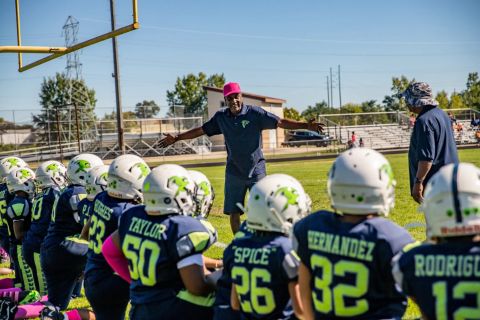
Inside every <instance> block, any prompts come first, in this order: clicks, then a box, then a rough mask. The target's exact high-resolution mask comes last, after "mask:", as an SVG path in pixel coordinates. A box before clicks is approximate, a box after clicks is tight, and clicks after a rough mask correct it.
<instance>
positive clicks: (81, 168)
mask: <svg viewBox="0 0 480 320" xmlns="http://www.w3.org/2000/svg"><path fill="white" fill-rule="evenodd" d="M77 165H78V169H77V171H75V173H79V172H85V173H87V169H90V168H91V165H90V162H88V161H87V160H78V161H77Z"/></svg>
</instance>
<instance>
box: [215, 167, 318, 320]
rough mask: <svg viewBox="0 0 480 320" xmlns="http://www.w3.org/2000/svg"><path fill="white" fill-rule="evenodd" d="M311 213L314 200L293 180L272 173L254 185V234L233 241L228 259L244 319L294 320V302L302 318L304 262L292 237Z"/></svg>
mask: <svg viewBox="0 0 480 320" xmlns="http://www.w3.org/2000/svg"><path fill="white" fill-rule="evenodd" d="M309 211H310V205H309V197H307V195H306V193H305V191H304V190H303V187H302V185H301V184H300V183H299V182H298V181H297V180H296V179H295V178H293V177H290V176H288V175H285V174H273V175H269V176H266V177H265V178H263V179H262V180H260V181H259V182H257V183H256V184H255V185H254V186H253V188H252V190H251V192H250V196H249V199H248V202H247V207H246V213H247V225H248V227H249V228H250V229H252V230H253V233H252V235H251V236H249V237H241V238H237V239H234V240H233V242H232V243H231V244H230V245H229V246H228V247H227V249H226V250H225V253H224V256H223V259H224V264H225V271H226V272H229V273H230V275H231V279H232V281H233V286H232V290H231V306H232V308H233V309H234V310H240V311H241V313H242V315H243V316H244V317H245V318H247V319H290V318H291V317H292V316H293V315H292V314H291V312H290V314H288V313H286V309H288V307H289V304H291V306H293V310H294V312H295V315H296V316H298V317H302V315H303V311H302V307H301V302H300V295H299V291H298V282H297V270H298V265H299V260H298V257H297V255H296V253H295V252H294V251H293V248H292V242H291V240H290V239H289V235H290V233H291V231H292V226H293V224H294V223H295V222H296V221H298V220H300V219H301V218H302V217H304V216H305V215H307V214H308V213H309ZM290 309H291V308H290Z"/></svg>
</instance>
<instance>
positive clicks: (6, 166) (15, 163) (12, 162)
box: [0, 157, 28, 183]
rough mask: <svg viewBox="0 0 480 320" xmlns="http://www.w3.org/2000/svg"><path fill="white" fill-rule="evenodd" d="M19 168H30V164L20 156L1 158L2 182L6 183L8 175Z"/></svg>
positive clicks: (0, 176) (0, 179) (0, 171)
mask: <svg viewBox="0 0 480 320" xmlns="http://www.w3.org/2000/svg"><path fill="white" fill-rule="evenodd" d="M17 168H28V165H27V163H26V162H25V161H23V160H22V159H20V158H19V157H6V158H3V159H2V160H0V183H4V182H5V181H6V178H7V175H8V174H9V173H10V172H11V171H12V170H13V169H17Z"/></svg>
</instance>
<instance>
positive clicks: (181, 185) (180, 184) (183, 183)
mask: <svg viewBox="0 0 480 320" xmlns="http://www.w3.org/2000/svg"><path fill="white" fill-rule="evenodd" d="M172 185H175V186H177V192H175V196H178V195H179V194H180V192H187V189H186V187H187V186H188V178H187V177H179V176H173V177H170V178H169V179H168V183H167V187H168V188H170V187H171V186H172Z"/></svg>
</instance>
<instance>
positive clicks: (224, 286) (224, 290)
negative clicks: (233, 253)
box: [215, 221, 254, 307]
mask: <svg viewBox="0 0 480 320" xmlns="http://www.w3.org/2000/svg"><path fill="white" fill-rule="evenodd" d="M253 232H254V231H253V230H251V229H249V228H248V227H247V222H246V221H243V222H242V224H241V225H240V229H239V230H238V231H237V233H235V237H234V239H239V238H243V237H248V236H251V235H252V233H253ZM223 265H224V266H225V251H224V252H223ZM231 291H232V278H231V276H230V270H226V269H225V267H224V268H223V271H222V275H221V276H220V278H219V279H218V281H217V288H216V292H215V306H223V307H226V306H230V292H231Z"/></svg>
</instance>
